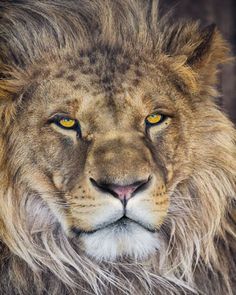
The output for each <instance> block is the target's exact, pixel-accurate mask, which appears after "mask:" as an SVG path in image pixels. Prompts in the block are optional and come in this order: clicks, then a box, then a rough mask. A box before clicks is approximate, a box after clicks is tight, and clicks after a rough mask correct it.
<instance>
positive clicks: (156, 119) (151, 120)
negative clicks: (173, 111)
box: [145, 113, 166, 126]
mask: <svg viewBox="0 0 236 295" xmlns="http://www.w3.org/2000/svg"><path fill="white" fill-rule="evenodd" d="M165 119H166V116H164V115H161V114H158V113H153V114H151V115H149V116H147V117H146V119H145V122H146V124H147V125H149V126H151V125H157V124H161V123H162V122H163V121H164V120H165Z"/></svg>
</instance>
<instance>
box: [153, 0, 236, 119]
mask: <svg viewBox="0 0 236 295" xmlns="http://www.w3.org/2000/svg"><path fill="white" fill-rule="evenodd" d="M159 4H160V5H159V6H160V13H161V14H163V13H166V12H168V11H169V10H173V17H176V20H177V19H178V18H190V19H194V20H197V19H200V20H201V21H202V24H203V25H209V24H211V23H215V24H216V25H217V27H218V29H219V30H220V31H221V33H222V34H223V36H224V37H225V39H226V40H228V42H229V43H230V45H231V49H232V55H233V56H236V13H235V12H236V0H178V1H177V0H160V3H159ZM219 90H220V92H221V94H222V97H221V100H220V104H221V106H222V108H223V109H224V110H225V112H226V113H227V114H228V115H229V117H230V118H231V119H232V120H233V121H234V123H236V63H235V62H234V63H232V64H228V65H224V66H223V67H222V73H221V75H220V79H219Z"/></svg>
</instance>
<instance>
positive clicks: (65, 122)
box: [58, 118, 76, 129]
mask: <svg viewBox="0 0 236 295" xmlns="http://www.w3.org/2000/svg"><path fill="white" fill-rule="evenodd" d="M58 125H59V126H62V127H64V128H68V129H71V128H73V127H75V125H76V120H74V119H70V118H61V119H60V120H59V121H58Z"/></svg>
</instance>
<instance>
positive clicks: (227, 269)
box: [0, 0, 236, 295]
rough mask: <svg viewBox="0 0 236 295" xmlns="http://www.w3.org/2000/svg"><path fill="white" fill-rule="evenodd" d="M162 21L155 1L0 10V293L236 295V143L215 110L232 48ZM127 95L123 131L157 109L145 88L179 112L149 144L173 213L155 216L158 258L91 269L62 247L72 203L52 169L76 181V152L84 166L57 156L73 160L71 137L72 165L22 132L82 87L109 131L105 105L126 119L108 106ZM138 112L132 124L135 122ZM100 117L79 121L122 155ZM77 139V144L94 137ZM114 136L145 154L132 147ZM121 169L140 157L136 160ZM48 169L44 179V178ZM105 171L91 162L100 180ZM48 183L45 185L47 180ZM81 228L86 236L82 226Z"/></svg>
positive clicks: (44, 140) (73, 242) (74, 249)
mask: <svg viewBox="0 0 236 295" xmlns="http://www.w3.org/2000/svg"><path fill="white" fill-rule="evenodd" d="M157 11H158V10H157V2H156V1H141V0H140V1H134V0H129V1H127V0H120V1H111V0H104V1H98V0H97V1H96V0H94V1H82V0H81V1H79V0H78V1H75V0H70V1H63V0H57V1H56V0H55V1H53V0H52V1H49V0H45V1H33V2H32V1H30V0H28V1H27V0H24V1H15V2H14V1H2V2H1V3H0V78H1V80H0V115H1V128H0V204H1V206H0V290H1V291H0V293H1V294H12V295H14V294H21V295H31V294H52V295H59V294H140V295H141V294H211V295H213V294H214V295H222V294H229V295H233V294H235V289H236V279H235V274H236V209H235V202H236V187H235V171H236V161H235V159H236V146H235V139H236V133H235V129H234V127H233V124H232V123H231V122H230V120H229V119H228V118H227V117H226V115H224V114H223V112H222V111H221V110H219V108H218V107H217V105H216V104H215V101H214V99H215V97H217V95H218V93H217V91H216V88H215V87H216V86H215V84H216V81H217V66H218V65H219V64H222V63H224V62H226V61H227V60H228V55H229V50H228V46H227V44H226V42H225V41H224V40H223V38H222V37H221V35H220V33H219V32H218V31H217V30H216V29H215V28H214V27H208V28H206V29H201V28H200V25H199V24H198V23H194V22H185V21H182V22H179V23H178V24H171V23H170V21H169V20H168V18H167V17H166V18H163V19H159V17H158V13H157ZM113 66H114V68H112V67H113ZM106 71H107V73H109V75H110V76H109V77H110V78H109V79H112V88H110V84H109V83H108V82H107V81H108V80H109V79H108V77H107V76H108V75H107V76H105V77H104V78H103V80H102V84H101V81H100V80H99V83H100V84H99V83H98V82H96V81H97V76H99V77H100V76H102V75H103V74H104V72H106ZM78 73H79V76H80V78H79V80H78V81H77V77H76V75H78ZM114 73H115V74H114ZM87 76H89V77H90V78H89V79H87V78H86V77H87ZM105 78H106V79H105ZM120 81H121V82H120ZM154 84H155V85H154ZM101 85H102V87H103V89H102V90H101V88H102V87H101ZM123 85H126V86H124V88H125V87H126V88H125V89H126V90H127V92H129V93H131V94H133V96H134V97H135V96H136V97H138V98H137V99H136V102H135V103H134V102H133V101H134V100H135V99H134V98H133V97H132V96H130V97H129V96H127V97H126V98H125V99H126V103H127V107H126V110H127V109H129V108H128V106H129V105H131V106H132V107H131V108H130V110H131V111H130V114H129V116H130V117H129V118H128V119H130V118H134V119H135V120H138V118H139V117H141V118H143V116H144V115H145V114H146V112H148V111H150V112H151V110H152V108H153V105H152V103H153V102H152V101H151V99H150V97H147V96H148V93H150V91H151V90H150V89H151V88H152V87H154V86H155V87H156V88H155V87H154V88H155V89H157V90H155V91H157V92H158V95H157V96H158V99H160V100H161V99H162V100H163V101H168V102H169V103H170V104H171V103H172V105H173V107H174V108H175V110H177V111H176V112H174V114H175V116H174V117H173V119H172V122H174V123H170V128H169V127H168V128H169V129H168V130H170V131H169V133H168V132H167V136H166V139H163V138H161V137H158V141H156V138H157V134H156V132H157V131H155V130H154V129H153V131H150V134H149V135H148V136H149V139H148V141H147V143H146V145H147V146H150V145H152V154H154V156H153V159H155V160H156V161H157V162H158V163H161V164H162V165H161V167H162V166H163V167H164V168H162V171H161V173H160V175H162V174H163V175H164V177H163V179H165V188H166V191H167V193H168V200H169V203H168V205H169V208H168V212H167V209H166V208H165V209H164V210H165V211H166V212H165V213H166V215H165V218H164V221H163V223H162V224H161V226H160V229H159V234H160V237H161V238H160V241H161V243H160V245H159V248H158V251H156V253H155V254H154V255H150V256H149V257H147V258H146V259H143V260H140V259H137V260H136V259H132V258H131V257H123V258H120V259H118V260H117V261H112V262H109V261H107V262H106V261H95V260H94V259H92V258H90V257H89V256H87V255H86V253H85V252H84V251H83V250H82V249H81V245H80V243H79V242H78V240H77V238H76V237H71V236H70V235H67V232H66V230H65V228H66V226H67V225H68V224H69V225H72V224H73V222H75V221H74V220H72V219H71V216H70V210H72V211H73V208H69V209H68V204H69V203H70V202H71V204H72V205H71V207H73V204H77V203H76V202H77V201H76V200H75V198H73V197H71V196H70V198H69V197H68V196H66V195H65V196H64V195H63V194H64V191H63V192H62V190H60V189H59V187H60V186H62V182H61V179H60V177H61V173H62V172H61V171H59V170H60V167H59V166H58V165H56V164H55V163H56V162H55V163H54V162H53V159H51V158H54V157H55V158H56V157H57V158H58V159H60V160H61V159H62V158H63V161H64V162H65V163H66V164H65V165H67V168H68V167H69V168H68V169H69V172H68V170H67V171H66V173H67V177H68V178H71V179H72V178H73V177H78V179H80V178H81V177H82V176H81V175H80V173H79V171H82V170H83V169H84V168H82V167H84V166H83V165H85V164H84V163H83V158H85V157H87V152H86V151H87V147H86V146H82V147H81V149H80V152H81V154H82V156H81V159H76V158H73V156H72V158H68V157H67V155H66V154H72V155H73V152H75V149H74V146H73V144H71V142H72V143H73V142H75V141H76V140H75V139H74V138H73V137H71V142H70V147H68V148H69V151H68V153H62V154H59V153H58V152H57V147H55V146H56V144H58V145H59V144H60V146H62V147H64V146H65V145H66V143H65V142H63V140H61V141H60V142H59V139H58V138H61V139H62V137H60V136H62V134H61V133H60V136H59V135H58V136H57V135H54V133H52V131H51V130H50V131H48V130H49V129H43V128H42V129H41V130H40V132H39V133H32V132H33V131H30V130H29V128H28V125H27V124H31V126H33V124H34V120H35V121H36V120H39V118H40V116H41V115H42V114H41V113H40V110H42V109H40V108H42V106H41V104H43V103H45V105H47V103H48V100H49V98H48V97H49V96H50V93H53V95H55V93H57V94H58V95H59V94H60V93H61V92H63V91H65V95H68V96H69V97H70V96H71V97H72V96H73V93H74V92H75V91H77V92H76V95H77V96H78V93H82V94H83V95H85V94H86V93H88V92H89V91H91V89H93V92H92V94H91V97H92V98H94V100H95V98H96V99H97V97H99V95H104V93H106V94H107V93H108V94H109V95H107V99H108V102H109V103H110V104H108V105H106V104H105V103H104V102H102V101H101V109H102V107H103V105H102V104H104V106H105V111H104V112H105V113H107V117H108V119H107V120H108V121H109V114H110V112H111V111H110V112H108V108H107V106H111V105H112V103H113V104H114V105H113V109H115V110H116V109H117V110H118V115H119V116H120V117H119V118H121V117H122V116H123V117H122V118H125V119H124V120H127V118H126V117H125V114H124V111H122V105H121V106H120V105H119V103H118V102H117V101H116V100H115V99H114V97H116V96H117V97H118V96H119V95H120V97H121V98H120V99H123V98H122V97H123V96H122V89H123V88H122V87H123ZM127 85H128V86H127ZM153 85H154V86H153ZM121 86H122V87H121ZM137 89H138V90H137ZM146 90H148V91H147V93H145V91H146ZM47 95H48V96H47ZM141 97H142V99H141ZM167 97H171V99H169V100H168V98H167ZM37 99H38V101H39V102H38V104H37ZM31 100H32V101H34V102H33V103H32V102H31ZM90 101H91V106H92V99H91V100H90ZM97 101H100V100H99V99H98V100H97ZM78 104H81V105H82V106H84V108H85V110H87V109H88V105H86V102H85V103H84V102H81V101H80V100H79V99H77V98H76V99H75V100H74V101H73V102H71V101H70V107H71V109H72V112H76V111H75V110H77V108H78V106H77V105H78ZM49 105H50V104H49ZM32 106H33V107H32ZM95 106H96V108H98V104H96V105H95ZM95 106H94V105H93V109H96V108H95ZM134 108H136V109H137V112H139V117H138V116H137V117H135V116H136V114H135V115H133V114H132V110H133V109H134ZM113 109H112V111H114V110H113ZM36 110H38V112H39V114H37V113H36ZM30 112H31V113H33V114H34V116H33V115H31V113H30ZM114 113H115V112H114ZM35 114H37V115H36V116H35ZM147 114H148V113H147ZM95 115H96V116H95V117H96V118H98V117H99V115H100V114H99V113H96V111H95ZM118 115H117V116H118ZM83 116H84V117H83ZM25 118H27V119H25ZM96 118H93V117H91V113H90V114H89V113H86V112H82V111H81V120H82V119H84V120H85V121H86V120H87V121H89V122H90V123H91V125H93V126H95V127H94V128H95V129H96V128H97V129H96V130H97V132H98V133H99V132H100V134H101V138H102V139H103V140H107V141H108V140H109V142H110V143H111V142H112V140H113V139H112V140H111V137H112V136H113V137H115V136H117V138H118V139H119V140H120V141H117V142H118V143H119V142H121V143H122V144H126V145H127V146H128V145H130V142H129V138H128V140H127V141H125V139H123V138H121V139H120V138H119V137H118V135H117V134H116V132H115V131H114V132H113V133H112V134H111V135H109V136H110V137H109V136H108V135H107V134H108V133H109V128H111V125H110V122H112V120H111V121H109V123H107V125H106V124H105V123H104V125H103V126H104V127H103V128H104V130H102V131H101V130H100V129H99V128H98V127H96V126H98V122H99V118H98V119H97V120H98V121H96ZM27 120H28V121H27ZM25 121H26V122H27V124H26V125H24V124H25ZM96 124H97V125H96ZM127 124H128V123H127ZM99 126H100V125H99ZM127 126H128V125H127ZM47 128H48V127H47ZM86 128H87V127H86V126H85V127H84V129H85V130H87V129H86ZM132 128H133V127H132ZM140 128H141V127H140ZM171 128H172V129H171ZM42 130H43V131H42ZM44 130H46V131H45V133H44ZM132 130H133V129H132ZM57 131H58V130H57ZM57 131H56V132H57ZM30 132H31V133H30ZM46 132H48V133H46ZM60 132H61V131H60ZM86 132H87V131H86ZM86 132H85V135H86V136H87V137H86V140H87V142H88V143H85V145H86V144H89V142H91V141H93V140H94V138H93V136H95V135H94V134H92V132H90V133H89V132H88V134H86ZM122 132H123V130H122ZM158 132H159V131H158ZM45 134H47V135H45ZM51 134H53V136H52V137H51V136H50V135H51ZM122 134H125V135H127V134H129V135H128V137H129V136H130V141H134V142H135V143H137V145H138V146H141V143H140V142H141V139H140V141H138V140H137V141H136V139H134V140H133V139H132V135H130V133H128V132H127V133H122ZM52 138H53V139H52ZM96 140H97V142H98V141H99V138H98V139H97V138H96ZM100 140H101V139H100ZM52 142H53V143H54V144H55V145H54V146H53V144H51V143H52ZM114 142H115V141H114ZM150 142H151V143H150ZM47 144H48V146H47ZM50 144H51V145H50ZM45 146H47V149H46V151H47V152H48V154H47V153H45ZM68 146H69V145H68ZM116 149H117V146H114V150H116ZM129 151H130V150H129ZM143 151H146V149H143ZM142 155H143V156H146V158H148V157H150V155H149V154H148V153H147V155H145V153H144V154H142ZM111 156H113V155H112V154H111ZM155 156H156V157H155ZM100 157H102V154H101V155H100ZM124 157H125V156H124ZM132 157H133V158H132ZM135 157H136V158H135ZM78 158H79V157H78ZM101 159H102V160H101ZM130 159H131V160H130V162H132V159H134V160H135V159H137V156H134V155H133V156H132V153H131V156H130ZM92 160H94V158H93V159H92ZM92 160H91V161H92ZM50 161H51V162H50ZM126 161H129V160H128V158H127V159H126ZM140 161H141V160H140ZM49 162H50V163H51V164H50V165H51V167H50V169H51V170H50V171H49V170H48V171H47V173H46V172H45V170H44V169H45V167H46V166H47V165H49V164H48V163H49ZM130 162H129V165H130V167H131V166H132V167H131V168H130V169H131V170H132V169H133V170H132V171H135V169H136V167H137V165H139V166H138V167H142V168H143V170H145V169H146V166H145V165H144V164H142V163H141V164H140V162H137V163H136V162H133V163H131V164H130ZM103 163H105V160H104V161H103V158H100V162H99V165H98V166H101V169H103V168H104V167H103ZM124 163H125V160H124ZM75 164H78V165H77V166H76V167H79V168H78V169H80V170H78V171H77V170H76V169H77V168H75ZM80 165H81V167H80ZM91 165H92V164H91ZM127 165H128V164H127ZM47 167H49V166H47ZM91 167H93V168H98V167H95V166H91ZM105 168H106V167H105ZM48 169H49V168H48ZM65 169H66V168H65ZM109 169H110V172H109V173H110V174H109V175H113V176H114V175H115V173H116V172H117V171H118V173H120V174H122V173H124V167H122V166H119V165H118V170H112V169H113V168H112V167H111V168H109ZM58 171H59V172H58ZM101 171H105V170H104V169H103V170H101ZM56 172H57V173H56ZM138 172H140V171H138ZM140 173H142V171H141V172H140ZM52 175H53V181H54V183H53V184H54V186H53V185H52V183H51V182H49V181H48V179H49V178H50V179H51V178H52ZM114 177H115V176H114ZM117 177H118V176H117ZM160 179H162V178H161V176H160ZM73 181H74V180H73ZM81 181H82V180H81ZM163 181H164V180H163ZM37 185H38V186H37ZM56 188H57V189H58V190H56ZM40 189H42V190H43V191H40ZM160 194H161V193H160ZM160 194H159V195H160ZM88 202H92V199H90V200H88ZM90 205H91V203H90ZM65 224H66V225H65ZM83 226H84V227H86V226H87V227H88V229H89V226H91V224H90V223H89V224H87V223H86V224H85V225H83Z"/></svg>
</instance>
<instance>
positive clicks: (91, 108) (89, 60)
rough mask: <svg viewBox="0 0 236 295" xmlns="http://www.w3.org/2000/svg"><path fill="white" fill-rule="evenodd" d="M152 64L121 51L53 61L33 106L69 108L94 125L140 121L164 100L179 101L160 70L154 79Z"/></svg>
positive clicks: (42, 109)
mask: <svg viewBox="0 0 236 295" xmlns="http://www.w3.org/2000/svg"><path fill="white" fill-rule="evenodd" d="M148 67H149V64H148V63H147V62H146V61H142V62H141V61H140V62H138V61H137V60H136V61H135V60H133V59H131V58H129V57H127V56H125V57H124V56H122V55H118V54H117V55H115V56H110V57H107V56H104V55H101V53H99V54H95V53H94V54H87V55H82V56H79V57H74V58H67V59H66V60H65V62H63V63H61V62H58V64H53V65H51V66H50V65H49V68H50V70H49V72H50V73H49V75H48V77H47V78H46V79H45V78H43V79H42V78H41V82H40V83H39V86H38V87H37V89H36V91H35V92H34V96H35V97H36V99H35V100H32V102H33V103H32V105H30V106H29V109H31V110H32V111H39V110H40V112H44V113H45V116H49V115H51V114H52V113H53V112H55V111H60V110H61V111H67V112H68V113H69V114H70V115H72V116H74V117H79V119H81V120H84V119H85V120H86V121H88V122H89V123H90V124H96V123H98V122H101V121H102V122H103V123H108V125H109V126H110V124H112V122H113V123H115V124H117V122H119V123H120V122H130V123H131V125H137V124H138V121H139V120H140V118H144V117H145V116H146V115H148V114H149V113H150V112H151V111H153V110H155V109H156V108H158V107H159V106H160V105H161V106H163V105H164V106H165V108H169V109H170V108H171V109H172V110H173V109H174V105H175V104H174V102H173V101H172V99H171V97H170V96H168V95H165V93H162V92H161V90H160V89H163V87H160V86H161V84H162V83H163V81H162V80H160V79H161V74H160V73H159V74H158V73H156V75H155V81H153V76H152V75H150V71H149V70H150V69H149V68H148ZM147 68H148V70H147ZM147 73H148V74H147ZM151 73H152V71H151ZM152 74H153V73H152ZM39 75H40V71H39ZM41 76H43V74H42V75H41ZM30 104H31V103H30Z"/></svg>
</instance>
